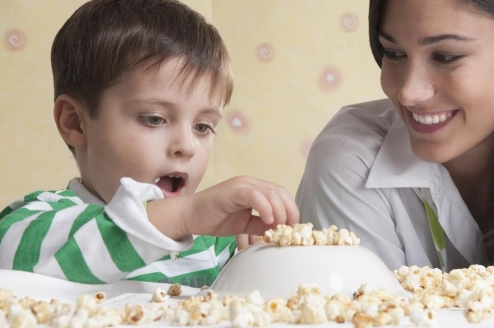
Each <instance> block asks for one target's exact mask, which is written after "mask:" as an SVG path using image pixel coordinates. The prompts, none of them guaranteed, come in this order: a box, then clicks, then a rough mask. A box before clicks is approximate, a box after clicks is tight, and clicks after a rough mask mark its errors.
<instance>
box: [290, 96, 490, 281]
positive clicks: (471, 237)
mask: <svg viewBox="0 0 494 328" xmlns="http://www.w3.org/2000/svg"><path fill="white" fill-rule="evenodd" d="M423 188H428V189H429V191H430V194H431V196H432V199H433V201H434V203H435V207H436V210H437V215H438V219H439V222H440V224H441V226H442V228H443V230H444V232H445V237H446V255H447V259H448V261H447V269H448V271H449V270H451V269H454V268H462V267H467V266H469V265H470V264H483V265H485V264H486V263H487V257H486V254H485V251H484V246H483V241H482V232H481V231H480V229H479V227H478V225H477V223H476V222H475V220H474V218H473V216H472V215H471V214H470V211H469V210H468V208H467V206H466V204H465V202H464V201H463V199H462V198H461V196H460V194H459V192H458V189H457V188H456V186H455V184H454V183H453V180H452V179H451V177H450V175H449V173H448V171H447V170H446V169H445V168H444V166H443V165H441V164H435V163H429V162H424V161H422V160H420V159H418V158H417V157H416V156H415V155H414V154H413V152H412V149H411V146H410V140H409V135H408V132H407V130H406V127H405V125H404V123H403V122H402V120H401V118H400V117H399V115H398V114H397V112H396V110H395V109H394V107H393V105H392V103H391V101H389V100H388V99H383V100H377V101H372V102H367V103H362V104H356V105H351V106H346V107H344V108H342V109H341V110H340V111H339V113H337V114H336V115H335V116H334V117H333V119H331V121H330V122H329V123H328V124H327V125H326V127H325V128H324V129H323V130H322V132H321V133H320V134H319V136H318V137H317V138H316V140H315V141H314V143H313V144H312V147H311V150H310V153H309V157H308V160H307V164H306V168H305V172H304V175H303V177H302V181H301V183H300V186H299V189H298V191H297V196H296V200H297V203H298V206H299V209H300V214H301V221H302V222H312V223H313V224H314V228H315V229H322V228H326V227H329V226H330V225H331V224H335V225H336V226H337V227H338V228H347V229H349V230H351V231H353V232H355V233H356V235H357V236H358V237H360V239H361V245H362V246H365V247H367V248H369V249H370V250H372V251H373V252H375V253H376V254H377V255H378V256H380V257H381V259H382V260H383V261H384V262H385V263H386V264H387V265H388V267H389V268H390V269H392V270H393V269H397V268H398V267H400V266H401V265H407V266H411V265H418V266H426V265H427V266H430V267H436V268H440V263H439V257H438V254H437V252H436V249H435V246H434V242H433V240H432V236H431V231H430V228H429V221H428V219H427V215H426V211H425V207H424V203H423V201H422V198H421V195H422V193H421V189H423Z"/></svg>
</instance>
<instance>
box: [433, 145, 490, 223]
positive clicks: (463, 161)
mask: <svg viewBox="0 0 494 328" xmlns="http://www.w3.org/2000/svg"><path fill="white" fill-rule="evenodd" d="M490 139H492V138H490ZM486 141H487V140H486ZM443 165H444V167H445V168H446V169H447V170H448V172H449V174H450V176H451V178H452V179H453V182H454V183H455V185H456V187H457V188H458V191H459V192H460V195H461V197H462V198H463V200H464V201H465V204H466V205H467V207H468V209H469V210H470V213H471V214H472V215H473V217H474V218H475V220H476V221H477V223H478V224H479V226H480V227H481V229H482V230H484V228H485V227H487V226H489V225H490V222H492V221H493V220H494V144H493V143H491V142H484V143H482V144H480V145H478V146H477V147H475V148H473V149H471V150H470V151H469V152H468V153H466V154H463V155H462V156H461V157H458V158H455V159H454V160H451V161H449V162H447V163H444V164H443Z"/></svg>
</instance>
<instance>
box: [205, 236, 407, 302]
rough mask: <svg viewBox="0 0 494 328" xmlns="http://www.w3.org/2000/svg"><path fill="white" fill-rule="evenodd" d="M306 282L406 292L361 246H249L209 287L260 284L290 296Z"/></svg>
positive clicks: (237, 289) (329, 289)
mask: <svg viewBox="0 0 494 328" xmlns="http://www.w3.org/2000/svg"><path fill="white" fill-rule="evenodd" d="M303 283H310V284H316V285H318V286H319V288H320V290H321V293H322V294H323V295H328V294H334V293H340V294H345V295H347V296H349V297H351V296H352V295H353V293H354V292H355V291H357V289H358V288H359V287H360V286H362V285H363V284H366V285H367V286H368V287H369V288H370V289H377V288H386V290H388V291H389V292H390V293H393V294H395V295H399V296H404V295H406V293H407V292H406V291H405V290H404V289H403V288H402V287H401V285H400V284H399V283H398V281H397V280H396V278H395V277H394V275H393V273H392V272H391V270H389V268H388V267H387V266H386V264H384V262H383V261H382V260H381V259H380V258H379V257H377V255H375V254H374V253H373V252H371V251H370V250H368V249H367V248H365V247H362V246H276V245H253V246H249V247H247V248H245V249H243V250H242V251H240V252H239V253H238V254H237V255H235V256H234V257H233V258H231V259H230V261H229V262H228V263H227V265H226V266H225V267H224V268H223V270H222V271H221V273H220V274H219V276H218V278H216V280H215V282H214V283H213V285H212V286H211V288H212V289H213V290H214V291H215V292H216V293H219V294H234V295H237V296H240V297H245V296H246V295H247V294H249V293H250V292H252V291H253V290H258V291H259V292H260V293H261V296H262V297H263V298H272V297H284V298H289V297H291V296H292V295H293V294H295V293H296V292H297V289H298V286H299V285H300V284H303Z"/></svg>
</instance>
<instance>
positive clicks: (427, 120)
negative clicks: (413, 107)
mask: <svg viewBox="0 0 494 328" xmlns="http://www.w3.org/2000/svg"><path fill="white" fill-rule="evenodd" d="M412 114H413V119H414V120H415V121H416V122H419V123H420V124H425V125H431V124H437V123H442V122H444V121H446V120H447V119H448V118H450V117H451V116H452V115H453V114H452V113H451V112H448V113H443V114H440V115H424V114H422V115H420V114H416V113H412Z"/></svg>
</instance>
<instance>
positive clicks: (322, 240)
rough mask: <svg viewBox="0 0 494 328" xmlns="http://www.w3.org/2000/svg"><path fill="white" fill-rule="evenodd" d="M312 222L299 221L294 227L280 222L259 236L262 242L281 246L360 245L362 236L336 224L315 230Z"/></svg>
mask: <svg viewBox="0 0 494 328" xmlns="http://www.w3.org/2000/svg"><path fill="white" fill-rule="evenodd" d="M312 228H313V225H312V223H310V222H309V223H299V224H295V225H294V226H293V227H291V226H288V225H285V224H279V225H278V226H277V227H276V230H273V229H269V230H267V231H266V232H265V233H264V236H260V237H258V241H259V243H261V244H274V245H279V246H312V245H338V246H343V245H359V244H360V238H358V237H357V236H356V235H355V233H353V232H350V231H348V230H347V229H341V230H340V231H338V228H337V227H336V226H335V225H332V226H330V227H329V229H322V230H313V229H312Z"/></svg>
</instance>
